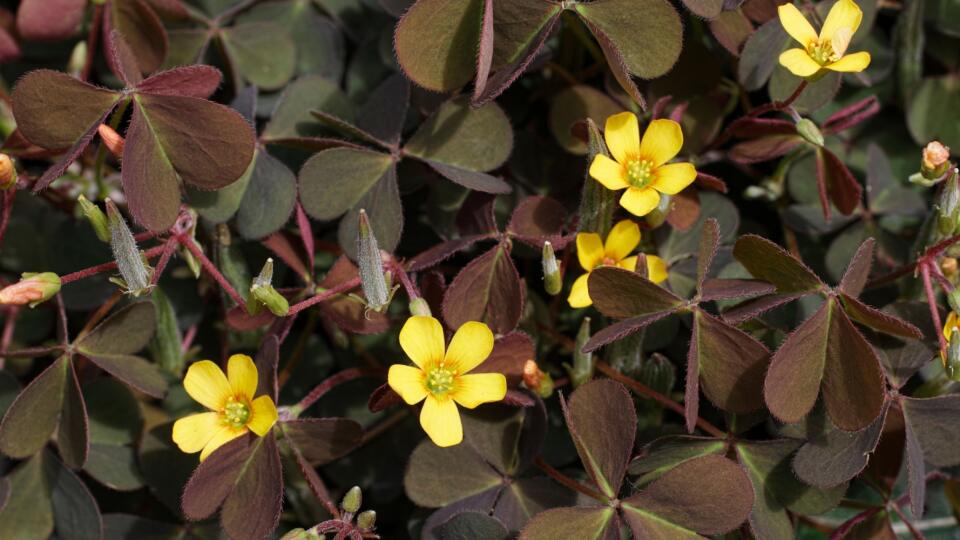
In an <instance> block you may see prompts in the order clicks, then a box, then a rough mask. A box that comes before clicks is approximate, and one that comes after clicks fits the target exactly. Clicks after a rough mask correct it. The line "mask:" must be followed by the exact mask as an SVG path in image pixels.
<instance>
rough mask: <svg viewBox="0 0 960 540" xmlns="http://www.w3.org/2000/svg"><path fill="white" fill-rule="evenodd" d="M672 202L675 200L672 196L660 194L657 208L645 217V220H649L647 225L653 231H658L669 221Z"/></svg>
mask: <svg viewBox="0 0 960 540" xmlns="http://www.w3.org/2000/svg"><path fill="white" fill-rule="evenodd" d="M672 201H673V198H672V197H671V196H670V195H667V194H666V193H661V194H660V202H659V203H658V204H657V207H656V208H654V209H653V210H652V211H651V212H650V213H649V214H647V215H646V216H644V219H646V220H647V225H649V226H650V228H651V229H656V228H657V227H659V226H661V225H663V224H664V222H665V221H667V215H668V214H669V213H670V203H671V202H672Z"/></svg>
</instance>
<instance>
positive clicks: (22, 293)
mask: <svg viewBox="0 0 960 540" xmlns="http://www.w3.org/2000/svg"><path fill="white" fill-rule="evenodd" d="M58 292H60V276H58V275H56V274H54V273H53V272H42V273H36V272H25V273H23V274H22V275H21V279H20V281H19V282H17V283H14V284H13V285H9V286H7V287H4V288H3V289H0V304H5V305H12V306H22V305H24V304H28V303H29V304H30V307H35V306H36V305H37V304H39V303H41V302H46V301H47V300H49V299H51V298H53V295H55V294H57V293H58Z"/></svg>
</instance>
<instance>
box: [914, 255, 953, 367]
mask: <svg viewBox="0 0 960 540" xmlns="http://www.w3.org/2000/svg"><path fill="white" fill-rule="evenodd" d="M930 264H932V263H931V262H929V261H928V260H924V261H923V262H922V263H920V274H921V275H922V276H923V289H924V291H926V293H927V305H929V306H930V317H931V318H932V319H933V326H934V332H935V333H936V334H937V341H939V342H940V354H941V357H942V358H943V359H944V360H946V358H947V340H946V338H944V337H943V324H942V323H941V322H940V310H939V309H938V308H937V295H936V293H935V292H934V290H933V283H931V282H930Z"/></svg>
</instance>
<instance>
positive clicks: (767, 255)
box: [733, 234, 825, 294]
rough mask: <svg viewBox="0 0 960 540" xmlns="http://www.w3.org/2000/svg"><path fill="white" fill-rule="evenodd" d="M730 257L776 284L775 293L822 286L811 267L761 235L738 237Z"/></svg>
mask: <svg viewBox="0 0 960 540" xmlns="http://www.w3.org/2000/svg"><path fill="white" fill-rule="evenodd" d="M733 256H734V258H736V259H737V260H738V261H740V264H742V265H743V266H744V267H745V268H746V269H747V270H748V271H749V272H750V274H751V275H752V276H753V277H755V278H757V279H762V280H764V281H767V282H769V283H773V284H774V285H776V287H777V293H778V294H790V293H799V292H813V291H815V290H817V289H821V288H823V287H825V285H824V283H823V282H822V281H820V278H819V277H817V275H816V274H814V273H813V270H810V269H809V268H808V267H807V266H806V265H805V264H803V263H802V262H801V261H800V260H798V259H797V258H796V257H794V256H793V255H791V254H790V253H788V252H787V251H786V250H784V249H783V248H781V247H780V246H778V245H776V244H774V243H773V242H771V241H769V240H767V239H766V238H763V237H762V236H757V235H755V234H747V235H744V236H741V237H740V238H739V239H737V243H736V244H735V245H734V247H733Z"/></svg>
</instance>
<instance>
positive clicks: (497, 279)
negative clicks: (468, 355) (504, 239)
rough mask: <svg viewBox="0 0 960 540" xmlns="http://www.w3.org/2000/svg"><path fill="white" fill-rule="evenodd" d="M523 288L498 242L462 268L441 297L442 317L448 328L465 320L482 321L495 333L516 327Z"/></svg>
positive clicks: (514, 267) (514, 269) (520, 311)
mask: <svg viewBox="0 0 960 540" xmlns="http://www.w3.org/2000/svg"><path fill="white" fill-rule="evenodd" d="M523 303H524V288H523V287H522V284H521V282H520V275H519V274H518V273H517V268H516V266H514V264H513V259H512V258H511V257H510V249H509V247H508V246H507V245H505V244H503V243H500V244H497V245H496V246H494V247H493V249H491V250H490V251H487V252H486V253H484V254H483V255H480V256H479V257H477V258H476V259H474V260H472V261H470V263H469V264H468V265H467V266H465V267H463V270H461V271H460V273H459V274H457V277H455V278H454V280H453V282H451V283H450V286H449V287H448V288H447V291H446V294H445V295H444V298H443V318H444V320H445V321H446V323H447V325H448V326H449V327H451V328H459V327H460V326H461V325H462V324H464V323H466V322H468V321H484V322H486V323H487V324H488V325H490V328H491V329H492V330H493V331H494V332H495V333H498V334H506V333H508V332H510V331H511V330H513V329H514V328H516V326H517V323H518V322H520V316H521V315H522V313H523Z"/></svg>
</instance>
